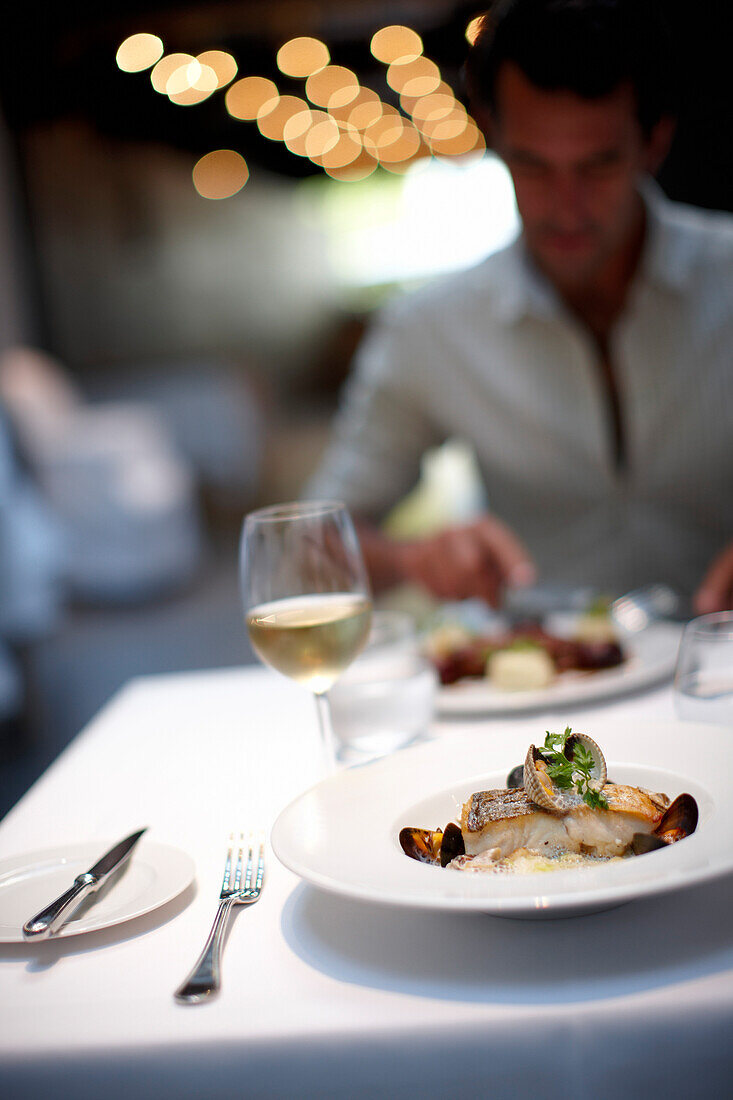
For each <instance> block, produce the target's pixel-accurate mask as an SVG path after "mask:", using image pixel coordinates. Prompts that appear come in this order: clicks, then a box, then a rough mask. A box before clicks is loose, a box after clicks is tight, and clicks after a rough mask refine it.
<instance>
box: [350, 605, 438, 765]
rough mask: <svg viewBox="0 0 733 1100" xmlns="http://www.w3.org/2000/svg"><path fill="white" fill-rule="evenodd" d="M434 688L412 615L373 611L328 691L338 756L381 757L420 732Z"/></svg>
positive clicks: (425, 723)
mask: <svg viewBox="0 0 733 1100" xmlns="http://www.w3.org/2000/svg"><path fill="white" fill-rule="evenodd" d="M437 688H438V677H437V675H436V672H435V669H434V668H433V666H432V664H431V663H430V661H428V660H427V658H426V657H424V656H423V654H422V652H421V650H420V643H419V640H418V636H417V630H416V627H415V620H414V619H413V618H412V616H411V615H408V614H406V613H405V612H403V611H392V610H389V611H375V612H374V614H373V615H372V627H371V631H370V634H369V639H368V641H367V644H366V646H365V648H364V650H363V651H362V652H361V653H360V654H359V656H358V657H357V659H356V660H355V661H354V663H353V664H352V666H351V668H349V669H348V670H347V672H346V673H345V674H344V676H342V677H341V679H340V680H339V682H338V683H337V684H335V685H334V688H333V690H332V691H331V693H330V704H331V715H332V717H333V725H334V732H335V736H336V744H337V751H338V757H339V759H340V760H345V761H357V762H362V761H364V760H367V759H371V758H372V757H375V756H383V755H384V754H385V753H388V752H393V751H394V750H395V749H398V748H401V747H402V746H403V745H407V744H409V743H410V742H411V741H414V740H415V739H416V738H417V737H419V736H421V735H422V734H424V733H425V731H426V730H427V728H428V726H429V724H430V720H431V718H432V715H433V709H434V705H435V696H436V694H437Z"/></svg>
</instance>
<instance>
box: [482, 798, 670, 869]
mask: <svg viewBox="0 0 733 1100" xmlns="http://www.w3.org/2000/svg"><path fill="white" fill-rule="evenodd" d="M603 794H604V796H605V798H606V801H607V802H608V809H607V810H592V809H590V807H588V806H586V804H585V803H584V802H583V801H582V799H581V798H580V796H578V799H577V805H575V806H574V807H573V808H572V809H571V810H570V811H569V812H568V813H565V814H562V815H558V814H553V813H549V812H548V811H547V810H543V809H540V807H539V806H537V805H535V803H534V802H531V801H530V800H529V799H528V798H527V796H526V794H525V792H524V788H523V787H518V788H515V789H510V790H495V791H477V792H476V793H475V794H472V795H471V797H470V798H468V799H467V800H466V802H465V803H464V805H463V812H462V814H461V832H462V833H463V840H464V844H465V846H466V854H467V855H478V854H479V853H480V852H484V851H486V850H487V849H489V848H498V849H499V851H500V853H501V855H502V856H507V855H509V854H511V853H512V852H513V851H515V850H516V849H517V848H529V849H531V850H533V851H536V852H543V853H547V854H554V853H559V852H582V853H588V854H590V855H595V856H620V855H622V854H623V853H624V852H625V851H627V849H628V848H629V846H630V845H631V841H632V839H633V836H634V833H651V832H653V830H654V827H655V826H656V825H657V823H658V822H659V821H660V819H661V817H662V815H663V813H664V811H665V809H666V808H667V806H668V805H669V799H668V798H667V796H666V795H662V794H656V793H654V792H653V791H646V790H644V789H643V788H642V787H629V786H624V785H623V784H618V783H606V784H605V785H604V787H603Z"/></svg>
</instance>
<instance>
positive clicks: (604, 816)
mask: <svg viewBox="0 0 733 1100" xmlns="http://www.w3.org/2000/svg"><path fill="white" fill-rule="evenodd" d="M697 818H698V810H697V803H696V802H695V799H694V798H693V797H692V795H690V794H680V795H678V796H677V798H675V800H674V801H673V802H671V801H670V799H669V796H668V795H666V794H662V793H657V792H655V791H648V790H646V789H645V788H643V787H632V786H629V785H627V784H621V783H613V782H611V781H610V780H609V779H608V775H607V768H606V761H605V758H604V756H603V753H602V751H601V749H600V748H599V746H598V745H597V744H596V742H595V741H594V740H593V739H592V738H591V737H589V736H588V735H587V734H585V733H573V731H572V730H571V729H570V727H568V728H567V729H566V730H565V732H564V733H549V732H548V733H547V734H546V736H545V742H544V744H543V746H542V748H541V749H537V748H536V747H535V746H534V745H530V746H529V749H528V750H527V755H526V758H525V761H524V765H518V766H517V767H516V768H513V769H512V771H511V772H510V773H509V776H508V777H507V786H506V788H501V789H498V790H490V791H476V792H475V793H473V794H471V795H470V796H469V797H468V798H467V799H466V801H465V802H464V803H463V807H462V810H461V815H460V823H457V822H455V821H452V822H450V823H449V824H448V825H446V827H445V829H423V828H415V827H413V826H407V827H405V828H404V829H402V830H401V831H400V844H401V846H402V850H403V851H404V852H405V854H406V855H408V856H410V857H411V858H412V859H416V860H419V861H420V862H422V863H432V864H435V865H438V866H441V867H451V868H453V869H455V870H460V871H471V872H478V871H482V872H488V873H491V874H507V873H512V874H527V873H535V872H540V871H557V870H567V869H568V868H571V867H581V866H588V865H589V864H598V863H599V862H606V863H607V862H616V861H618V860H620V859H624V858H627V857H629V856H635V855H643V854H645V853H646V852H651V851H654V850H655V849H657V848H664V847H665V846H666V845H668V844H673V843H675V842H676V841H678V840H682V839H683V838H684V837H686V836H689V835H690V834H691V833H693V832H694V831H695V829H696V827H697Z"/></svg>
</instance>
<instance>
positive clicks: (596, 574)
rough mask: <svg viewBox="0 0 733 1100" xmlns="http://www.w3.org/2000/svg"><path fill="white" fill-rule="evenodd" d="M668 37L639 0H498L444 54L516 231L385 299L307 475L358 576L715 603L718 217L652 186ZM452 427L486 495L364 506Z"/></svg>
mask: <svg viewBox="0 0 733 1100" xmlns="http://www.w3.org/2000/svg"><path fill="white" fill-rule="evenodd" d="M672 69H673V66H672V64H671V60H670V57H669V50H668V46H667V40H666V35H665V28H664V25H663V23H662V22H661V21H660V17H659V14H658V11H657V8H656V7H655V6H653V5H652V4H651V3H648V2H647V0H499V2H498V3H496V4H495V5H494V7H493V8H492V10H491V12H490V14H489V16H488V17H487V18H486V19H485V20H484V24H483V27H482V29H481V32H480V34H479V36H478V38H477V40H476V42H475V44H474V45H473V47H472V48H471V50H470V54H469V58H468V61H467V65H466V76H467V87H468V92H469V97H470V100H471V106H472V110H473V114H474V117H475V118H476V119H477V121H478V122H479V124H480V125H481V127H482V128H483V130H484V133H485V134H486V137H487V143H488V144H489V146H490V147H492V148H493V149H494V150H495V151H496V152H497V153H498V154H499V155H500V156H501V157H502V159H503V160H504V162H505V163H506V165H507V167H508V169H509V172H510V173H511V176H512V180H513V183H514V188H515V192H516V198H517V206H518V209H519V213H520V216H521V220H522V232H521V235H520V237H519V239H518V240H517V241H516V242H515V243H514V244H512V245H511V246H510V247H508V248H507V249H504V250H503V251H501V252H499V253H497V254H495V255H492V256H490V257H489V258H488V259H487V260H486V261H484V262H483V263H482V264H480V265H479V266H478V267H476V268H473V269H472V270H470V271H466V272H463V273H461V274H460V275H458V276H454V277H452V278H451V279H449V280H446V281H444V282H442V283H440V284H437V285H433V286H431V287H430V288H428V289H427V290H426V291H423V292H420V293H418V294H416V295H412V296H410V297H409V298H406V299H404V300H401V301H399V302H398V303H396V304H394V305H392V306H391V307H390V308H389V309H388V310H386V311H385V312H384V314H383V316H382V317H381V319H380V320H379V322H378V324H377V325H376V326H375V327H374V329H373V330H372V332H371V333H370V334H369V336H368V337H367V339H366V340H365V342H364V344H363V346H362V348H361V349H360V353H359V356H358V359H357V363H356V369H355V372H354V374H353V376H352V378H351V380H350V383H349V385H348V387H347V390H346V394H345V399H344V402H343V405H342V408H341V411H340V413H339V416H338V418H337V422H336V426H335V432H334V437H333V440H332V443H331V445H330V447H329V448H328V450H327V452H326V455H325V457H324V460H323V463H322V465H321V468H320V469H319V470H318V471H317V473H316V475H315V477H314V479H313V480H312V482H311V484H310V485H309V486H308V493H309V495H311V496H316V495H317V496H327V497H338V498H340V499H343V500H344V501H345V502H346V503H347V504H348V505H349V506H350V508H351V509H352V511H353V513H354V514H355V516H356V517H357V519H358V520H359V522H360V535H361V539H362V546H363V548H364V553H365V556H366V559H367V563H368V566H369V569H370V573H371V575H372V579H373V582H374V584H375V587H377V588H380V587H383V586H386V585H389V584H393V583H397V582H400V581H405V580H409V581H416V582H419V583H420V584H422V585H423V586H425V587H426V588H427V589H428V590H430V591H431V592H433V593H434V594H435V595H437V596H439V597H441V598H462V597H467V596H481V597H484V598H486V599H488V600H490V601H491V602H496V601H497V600H498V599H500V597H501V593H502V590H503V589H504V588H505V587H506V586H507V585H509V586H511V585H523V584H528V583H532V581H533V580H534V579H535V578H536V577H538V576H539V577H541V578H542V579H543V580H549V581H560V582H568V583H571V584H576V585H583V586H585V585H591V586H594V587H596V588H598V589H600V590H602V591H605V592H608V591H613V592H621V591H623V590H625V589H628V588H631V587H634V586H636V585H638V584H642V583H645V582H649V581H663V582H666V583H668V584H670V585H671V586H672V587H674V588H675V589H677V590H678V591H680V592H682V593H685V594H687V595H692V594H693V593H694V594H695V599H696V606H697V608H698V610H700V611H708V610H714V609H717V608H722V607H730V606H731V604H732V603H733V544H731V545H730V546H727V543H728V540H729V539H730V538H731V535H732V534H733V370H731V369H730V348H731V347H733V308H732V306H733V219H732V218H730V217H729V216H726V215H722V214H710V213H703V212H702V211H696V210H693V209H691V208H688V207H683V206H681V205H679V204H674V203H671V202H669V201H668V200H666V199H665V198H664V197H663V195H662V194H661V192H660V191H659V189H658V188H657V187H656V185H654V184H653V181H652V179H651V177H652V176H653V174H654V173H655V171H656V170H657V169H658V167H659V165H660V164H661V162H662V160H663V158H664V156H665V154H666V152H667V149H668V147H669V144H670V141H671V138H672V134H673V129H674V122H673V118H674V92H673V81H672ZM450 437H458V438H462V439H466V440H469V441H470V442H471V443H472V444H473V446H474V448H475V450H476V455H477V458H478V461H479V465H480V469H481V473H482V476H483V479H484V482H485V485H486V489H487V493H488V500H489V505H490V509H491V512H490V514H487V515H484V516H482V517H481V518H480V519H478V520H477V521H475V522H473V523H471V524H468V525H465V526H461V527H458V528H453V529H449V530H446V531H444V532H442V533H441V534H439V535H437V536H433V537H429V538H423V539H411V540H404V541H397V540H393V539H389V538H387V537H386V536H384V535H383V534H382V533H381V532H380V531H379V527H378V524H379V522H380V521H381V519H382V518H383V516H384V515H385V513H386V512H387V511H388V510H389V508H390V507H391V506H392V505H393V504H394V503H395V501H396V500H397V499H398V498H399V497H400V496H402V495H403V494H404V493H405V492H406V491H407V490H408V489H409V488H410V487H411V486H412V485H413V484H414V482H415V480H416V477H417V473H418V469H419V461H420V457H421V455H422V454H423V453H424V451H425V450H426V449H427V448H429V447H432V446H435V445H436V444H438V443H440V442H442V441H443V440H445V439H447V438H450Z"/></svg>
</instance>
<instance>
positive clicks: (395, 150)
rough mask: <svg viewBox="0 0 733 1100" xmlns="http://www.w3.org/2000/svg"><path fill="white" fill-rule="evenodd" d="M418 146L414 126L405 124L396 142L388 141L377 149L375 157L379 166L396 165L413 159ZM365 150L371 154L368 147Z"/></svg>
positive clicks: (418, 140) (418, 139)
mask: <svg viewBox="0 0 733 1100" xmlns="http://www.w3.org/2000/svg"><path fill="white" fill-rule="evenodd" d="M420 144H421V141H420V135H419V133H418V132H417V130H416V129H415V127H414V126H411V125H410V123H409V122H406V123H405V124H404V126H403V128H402V131H401V133H400V134H399V135H398V137H397V138H396V140H394V141H390V142H388V143H387V144H386V145H384V146H382V147H381V148H379V149H378V150H377V153H376V155H377V157H378V159H379V163H380V164H397V163H399V162H401V161H406V160H410V159H411V158H412V157H414V156H415V155H416V153H417V151H418V150H419V148H420ZM366 148H367V149H368V151H369V152H373V150H371V149H369V146H368V145H367V146H366Z"/></svg>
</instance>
